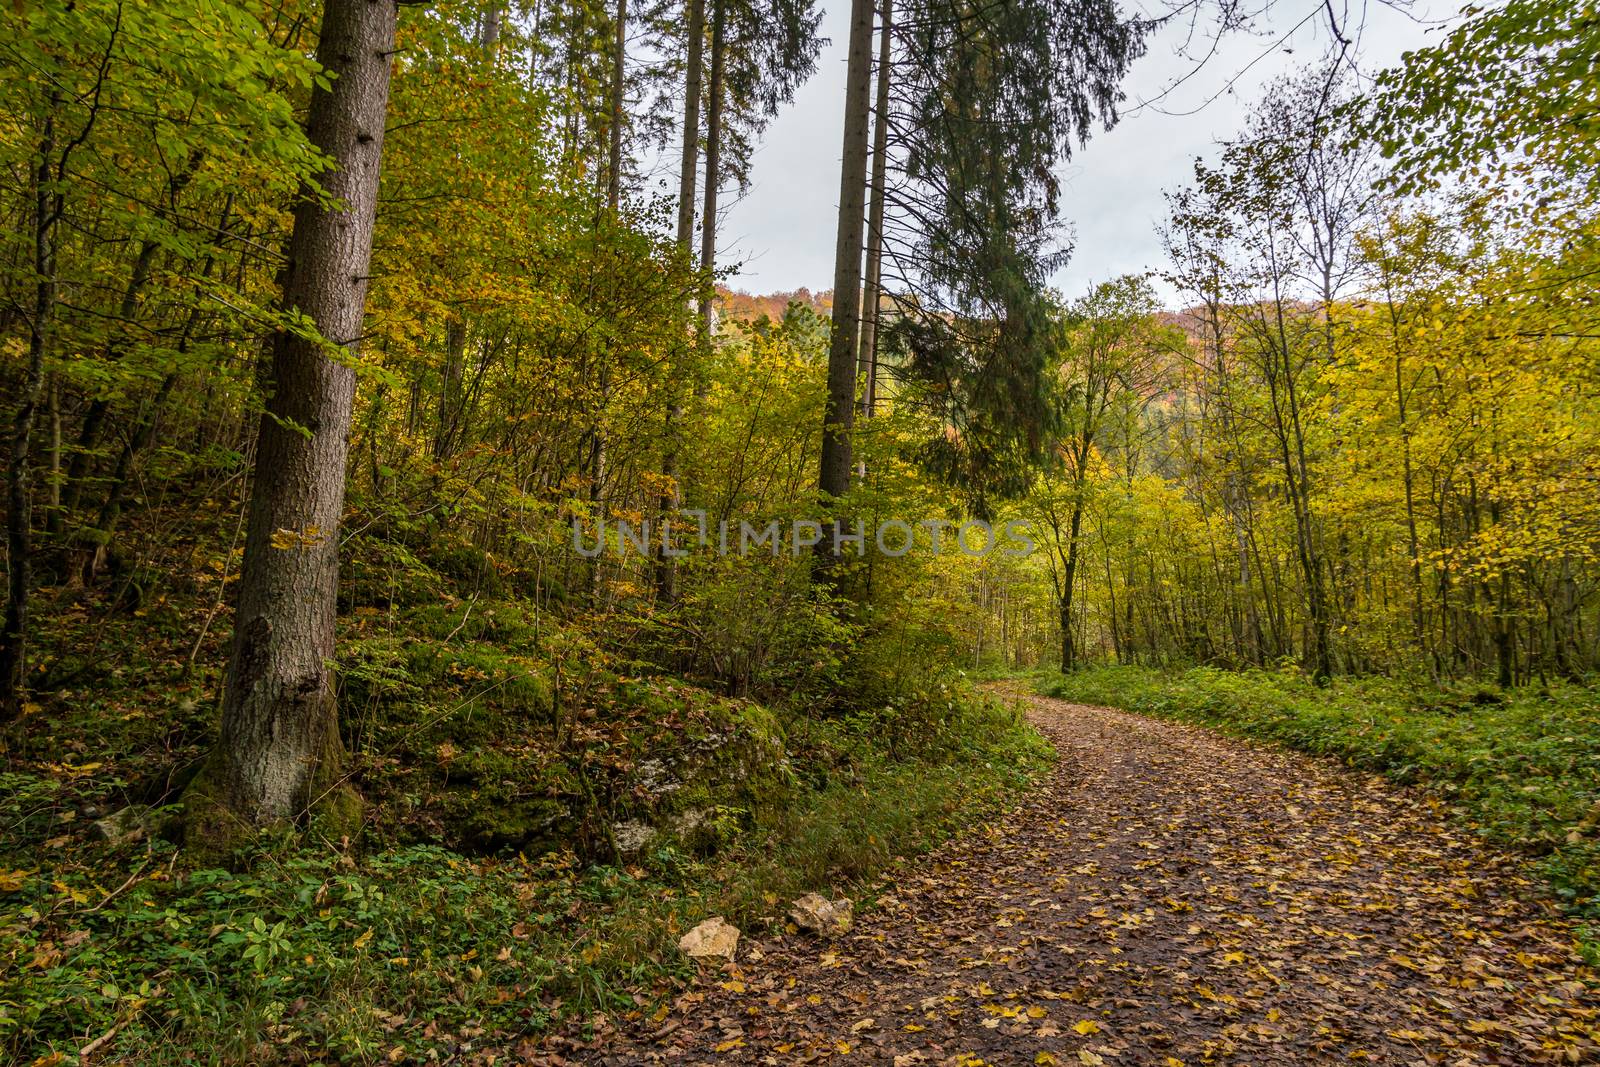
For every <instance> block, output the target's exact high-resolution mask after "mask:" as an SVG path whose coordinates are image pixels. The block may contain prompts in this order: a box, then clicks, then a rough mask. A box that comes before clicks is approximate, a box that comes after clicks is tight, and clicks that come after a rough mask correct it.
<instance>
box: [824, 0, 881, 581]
mask: <svg viewBox="0 0 1600 1067" xmlns="http://www.w3.org/2000/svg"><path fill="white" fill-rule="evenodd" d="M845 79H846V80H845V102H844V142H843V148H842V153H841V156H842V158H841V164H840V169H839V228H838V234H837V240H836V242H835V245H834V259H833V330H832V334H831V337H830V339H829V344H828V398H827V405H826V407H825V408H824V410H823V416H822V461H821V464H820V466H819V469H818V474H817V489H818V490H819V492H820V494H821V496H822V497H823V500H824V502H825V503H828V502H831V501H832V500H833V499H834V498H837V497H841V496H843V495H844V494H845V493H846V492H848V491H849V488H850V431H851V428H852V426H853V425H854V421H855V395H856V343H857V338H858V333H859V329H860V312H861V237H862V228H863V227H862V222H863V220H862V214H863V212H864V208H865V206H866V205H865V200H866V188H867V128H868V126H869V122H868V119H869V118H870V114H869V112H870V103H871V96H872V93H871V90H872V0H852V4H851V8H850V47H849V60H848V64H847V66H846V74H845ZM818 552H819V554H820V555H821V556H822V557H823V558H825V559H832V558H833V556H834V552H833V538H832V537H828V536H824V538H823V540H822V541H821V542H820V543H819V544H818Z"/></svg>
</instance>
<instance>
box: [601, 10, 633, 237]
mask: <svg viewBox="0 0 1600 1067" xmlns="http://www.w3.org/2000/svg"><path fill="white" fill-rule="evenodd" d="M627 68H628V0H617V39H616V41H615V42H614V43H613V45H612V55H611V129H610V130H609V131H608V132H609V134H610V145H609V146H608V148H609V151H608V152H607V156H608V157H609V158H608V159H607V161H606V207H607V208H609V209H610V211H611V215H612V220H613V221H615V219H616V214H617V205H618V204H620V203H621V202H622V119H623V111H624V109H625V107H626V103H627V101H626V93H627V89H628V70H627Z"/></svg>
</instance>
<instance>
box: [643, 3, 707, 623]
mask: <svg viewBox="0 0 1600 1067" xmlns="http://www.w3.org/2000/svg"><path fill="white" fill-rule="evenodd" d="M687 14H688V27H687V31H688V35H689V40H688V46H689V58H688V66H687V69H686V70H685V72H684V88H683V145H682V149H681V155H680V158H679V163H678V247H679V248H681V249H683V255H684V258H685V259H687V258H689V256H690V255H691V254H692V253H693V249H694V194H695V168H696V164H697V163H699V161H700V69H701V56H702V55H703V54H704V50H705V32H706V31H705V20H706V5H705V0H689V4H688V12H687ZM681 389H682V383H681V382H674V383H673V398H672V403H671V404H670V405H668V407H667V423H666V427H665V430H664V433H663V437H664V445H665V447H663V449H662V451H661V482H662V485H663V487H664V488H663V489H662V491H661V497H660V500H659V501H658V506H659V507H660V509H661V514H662V517H663V518H666V517H668V516H670V515H671V514H672V512H673V510H674V509H675V508H676V507H677V506H678V502H679V500H680V499H681V496H680V495H679V493H678V445H679V441H678V435H679V433H680V432H681V424H682V422H683V400H682V399H681V392H680V390H681ZM654 551H655V553H656V597H657V599H659V600H660V601H661V602H662V603H663V604H670V603H672V602H673V600H675V599H677V595H678V588H677V579H678V568H677V565H676V564H675V563H674V562H673V559H672V557H671V556H670V555H668V554H667V553H666V551H665V550H664V546H663V545H662V544H661V542H660V540H659V539H657V541H656V544H655V549H654Z"/></svg>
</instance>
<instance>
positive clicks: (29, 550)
mask: <svg viewBox="0 0 1600 1067" xmlns="http://www.w3.org/2000/svg"><path fill="white" fill-rule="evenodd" d="M60 106H61V93H60V91H59V90H53V91H52V92H51V94H50V102H49V106H48V108H47V110H46V111H45V116H44V129H43V130H42V132H41V133H40V136H39V164H38V166H37V167H36V168H35V170H34V198H33V207H34V218H33V272H34V278H35V282H34V288H33V316H32V318H31V319H30V320H29V322H28V363H27V369H26V371H25V372H24V374H23V379H22V390H21V393H20V395H19V396H18V397H17V410H16V413H15V414H14V415H13V416H12V420H11V450H10V456H9V457H8V458H9V461H10V463H9V467H8V469H7V471H6V552H7V555H8V557H9V563H10V568H9V572H8V574H7V585H6V610H5V621H4V625H3V628H0V722H9V721H10V720H12V719H16V718H18V717H19V716H20V715H21V713H22V701H23V672H24V670H25V668H26V666H27V659H28V657H27V634H28V593H29V587H30V586H31V585H32V584H33V484H32V483H33V477H32V470H31V465H32V462H33V418H34V413H35V412H36V411H37V410H38V407H39V401H40V399H41V398H42V397H43V394H44V359H45V352H46V350H47V349H48V348H49V346H50V326H51V324H52V321H53V320H54V318H55V308H56V223H58V222H60V221H61V213H62V203H63V200H62V193H61V191H60V189H54V190H52V188H51V181H50V179H51V169H52V168H51V162H52V157H53V156H54V155H55V154H56V117H57V114H56V113H57V111H58V110H59V109H60Z"/></svg>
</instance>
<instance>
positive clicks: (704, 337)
mask: <svg viewBox="0 0 1600 1067" xmlns="http://www.w3.org/2000/svg"><path fill="white" fill-rule="evenodd" d="M711 4H712V6H711V84H710V85H709V86H707V92H706V97H707V99H706V188H705V202H704V203H703V204H702V206H701V208H700V269H701V270H702V271H705V272H706V280H705V285H704V286H703V287H702V288H701V290H700V347H701V348H702V349H705V348H706V347H707V346H708V345H710V343H711V314H712V310H713V308H712V303H713V300H714V298H715V297H716V285H715V284H714V283H713V282H712V280H711V272H712V271H714V270H716V268H717V191H718V189H717V187H718V186H719V185H721V184H722V106H723V104H722V97H723V93H724V88H723V84H722V82H723V68H724V66H725V65H726V64H725V59H726V56H725V55H724V53H725V51H726V47H725V42H724V40H723V38H724V37H725V36H726V25H727V20H728V13H727V6H728V5H727V0H711ZM702 354H703V353H702Z"/></svg>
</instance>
